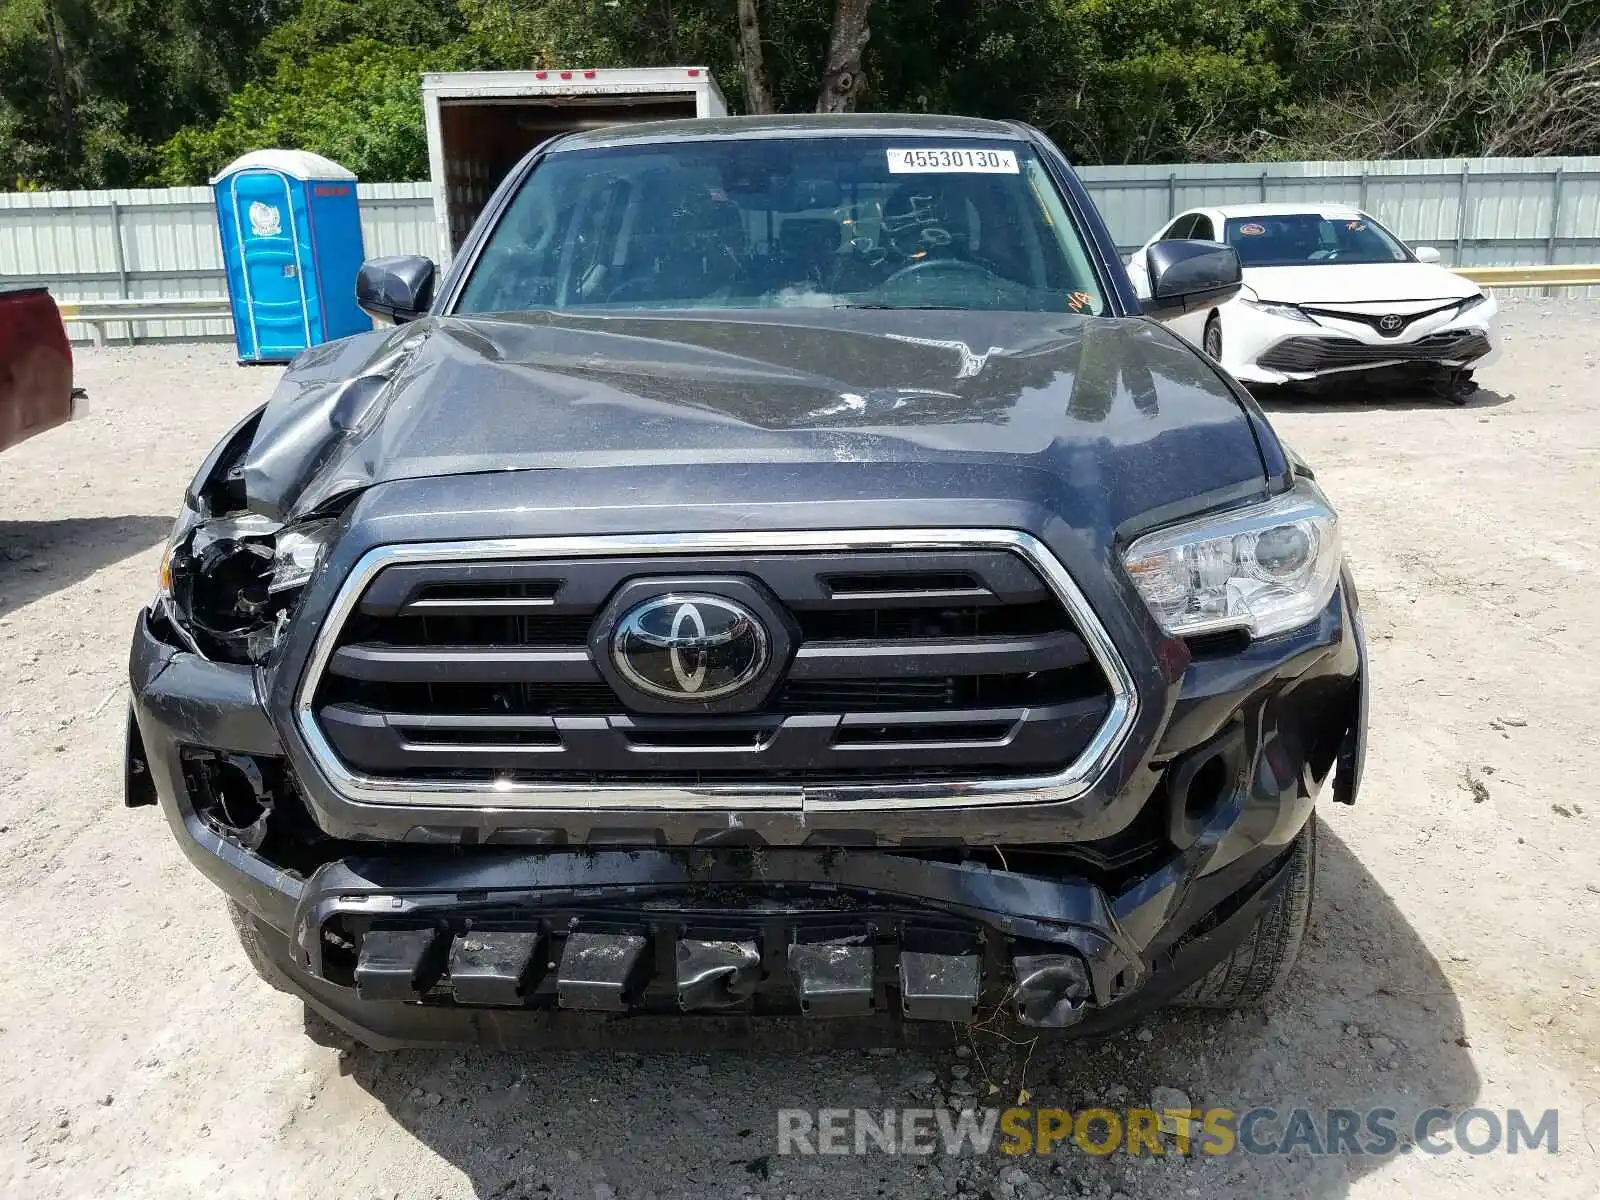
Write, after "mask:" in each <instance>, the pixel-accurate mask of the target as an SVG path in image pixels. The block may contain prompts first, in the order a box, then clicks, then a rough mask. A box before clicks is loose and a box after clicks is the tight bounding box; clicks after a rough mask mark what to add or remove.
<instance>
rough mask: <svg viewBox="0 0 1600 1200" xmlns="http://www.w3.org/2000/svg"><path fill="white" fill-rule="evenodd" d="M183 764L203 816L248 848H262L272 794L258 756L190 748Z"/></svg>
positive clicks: (196, 803)
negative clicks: (256, 759)
mask: <svg viewBox="0 0 1600 1200" xmlns="http://www.w3.org/2000/svg"><path fill="white" fill-rule="evenodd" d="M183 766H184V774H185V775H187V776H188V783H189V791H190V794H191V795H192V796H193V797H194V800H195V811H196V812H197V813H198V814H199V815H200V817H201V818H202V819H204V820H205V821H206V823H207V824H209V825H211V826H212V827H213V828H215V829H216V830H217V831H218V832H219V833H222V834H224V835H226V836H228V837H232V838H234V839H235V840H237V841H238V842H239V843H241V844H242V845H243V846H245V847H246V848H247V849H250V850H255V849H259V848H260V846H261V843H262V842H263V841H264V840H265V839H266V836H267V822H268V820H269V819H270V818H271V816H272V806H273V798H272V792H271V789H269V788H268V787H267V784H266V781H265V780H264V779H263V778H262V774H261V767H260V766H259V764H257V762H256V761H255V759H253V758H251V757H249V756H248V755H243V754H216V753H213V752H211V751H207V750H189V751H186V752H185V754H184V756H183Z"/></svg>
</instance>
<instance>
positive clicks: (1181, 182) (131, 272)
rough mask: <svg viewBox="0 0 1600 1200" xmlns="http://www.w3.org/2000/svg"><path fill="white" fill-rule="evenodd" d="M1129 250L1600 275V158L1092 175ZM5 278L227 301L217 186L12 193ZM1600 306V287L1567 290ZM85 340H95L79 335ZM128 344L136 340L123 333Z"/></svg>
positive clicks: (398, 233) (424, 221)
mask: <svg viewBox="0 0 1600 1200" xmlns="http://www.w3.org/2000/svg"><path fill="white" fill-rule="evenodd" d="M1078 173H1079V175H1080V176H1081V177H1082V179H1083V181H1084V184H1085V186H1086V187H1087V188H1088V189H1089V192H1090V194H1091V195H1092V196H1093V197H1094V199H1095V202H1096V203H1097V204H1098V205H1099V207H1100V210H1101V212H1102V213H1104V214H1105V217H1106V220H1107V222H1108V223H1109V224H1110V226H1111V232H1112V235H1113V236H1114V237H1115V238H1116V240H1117V243H1118V245H1120V246H1122V247H1123V249H1124V251H1128V250H1132V249H1134V248H1135V247H1137V246H1139V245H1141V244H1143V242H1144V241H1145V239H1147V238H1148V237H1149V236H1150V235H1151V234H1153V233H1154V232H1155V231H1156V230H1158V229H1159V228H1160V227H1161V226H1162V225H1164V224H1165V223H1166V222H1167V221H1168V220H1169V219H1170V218H1171V217H1172V216H1174V215H1176V214H1177V213H1179V212H1182V211H1184V210H1185V209H1188V208H1194V207H1197V206H1199V205H1217V204H1248V203H1253V202H1257V201H1262V200H1267V201H1299V202H1304V203H1318V202H1321V203H1327V202H1336V203H1348V204H1354V205H1357V206H1359V207H1361V208H1363V209H1365V210H1366V211H1367V212H1370V213H1371V214H1372V215H1373V216H1375V217H1377V218H1378V219H1379V220H1380V221H1383V222H1384V223H1385V224H1386V225H1388V226H1389V227H1390V228H1392V229H1394V230H1395V232H1396V233H1398V234H1399V235H1400V236H1401V237H1402V238H1404V239H1405V240H1406V241H1408V242H1410V243H1412V244H1414V245H1415V244H1429V245H1434V246H1437V247H1438V248H1439V250H1440V252H1441V253H1442V254H1443V256H1444V261H1445V262H1446V263H1447V264H1453V265H1458V266H1493V265H1501V266H1520V265H1529V264H1539V263H1582V262H1600V157H1590V158H1477V159H1413V160H1401V161H1391V162H1288V163H1215V164H1197V163H1185V164H1181V165H1169V164H1141V165H1130V166H1085V167H1080V168H1078ZM360 195H361V225H362V234H363V237H364V238H365V241H366V250H367V253H368V254H369V255H371V256H378V255H387V254H431V253H432V252H433V250H434V247H435V245H436V237H437V233H436V228H435V225H434V222H433V202H432V199H431V197H430V194H429V185H428V184H426V183H364V184H361V185H360ZM0 278H4V279H6V280H8V281H15V280H21V281H27V282H37V283H44V284H46V285H48V286H49V288H50V289H51V291H52V292H54V293H55V294H56V296H57V297H59V298H60V299H62V300H99V299H114V298H139V297H152V298H167V297H177V296H220V295H223V294H224V293H225V291H226V285H225V280H224V276H223V270H222V260H221V246H220V243H219V240H218V237H217V220H216V211H215V209H214V208H213V206H212V198H211V190H210V189H209V188H132V189H123V190H118V191H99V192H34V193H28V192H21V193H0ZM1567 290H1568V291H1569V292H1572V293H1574V294H1581V293H1584V292H1587V293H1589V294H1600V289H1594V288H1591V289H1576V288H1574V289H1567ZM134 325H135V328H134V329H133V330H132V332H133V333H134V334H135V335H136V336H138V337H155V338H171V337H201V336H209V337H217V336H225V335H227V334H228V333H229V328H228V323H227V322H225V321H175V320H168V321H148V322H135V323H134ZM71 332H72V333H73V334H74V336H79V337H87V336H88V330H87V329H86V328H82V327H76V326H75V327H74V328H73V329H72V331H71ZM108 332H109V333H110V335H111V336H112V337H113V338H117V337H120V336H123V335H124V333H125V332H126V331H124V330H122V329H119V328H117V327H115V326H113V327H112V328H111V329H110V330H109V331H108Z"/></svg>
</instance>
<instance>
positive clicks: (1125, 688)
mask: <svg viewBox="0 0 1600 1200" xmlns="http://www.w3.org/2000/svg"><path fill="white" fill-rule="evenodd" d="M996 547H998V548H1000V549H1004V550H1012V551H1015V552H1016V553H1019V554H1021V555H1022V556H1023V557H1024V558H1026V559H1027V560H1028V561H1029V562H1030V563H1031V564H1032V565H1033V567H1034V568H1035V569H1036V570H1037V571H1038V572H1039V574H1040V576H1041V577H1042V578H1043V579H1044V581H1045V582H1046V583H1047V584H1048V585H1049V586H1050V588H1051V590H1052V591H1054V592H1055V593H1056V596H1057V598H1058V599H1060V601H1061V603H1062V605H1063V607H1065V608H1066V610H1067V613H1068V614H1069V615H1070V616H1071V617H1072V620H1073V622H1074V623H1075V624H1076V625H1077V627H1078V630H1079V632H1080V633H1081V634H1082V636H1083V639H1084V641H1085V642H1086V643H1087V644H1088V646H1089V649H1090V650H1091V651H1092V652H1093V654H1094V656H1095V659H1096V661H1097V662H1098V663H1099V664H1100V668H1101V670H1103V671H1104V672H1105V676H1106V680H1107V683H1108V685H1109V687H1110V690H1111V709H1110V712H1109V713H1108V714H1107V716H1106V719H1105V721H1104V722H1103V723H1102V724H1101V726H1100V728H1099V730H1098V731H1096V733H1095V736H1094V737H1093V739H1091V740H1090V742H1089V745H1088V746H1087V747H1086V748H1085V749H1084V751H1083V753H1082V754H1080V755H1079V756H1078V758H1077V759H1076V760H1075V761H1074V762H1072V763H1071V764H1069V765H1068V766H1067V768H1066V769H1065V770H1062V771H1060V772H1057V773H1056V774H1054V775H1045V776H1035V777H1030V778H1016V779H1011V778H1007V779H982V780H961V781H950V782H935V783H920V784H901V785H895V784H882V783H871V784H833V785H828V786H823V787H815V786H813V787H807V786H804V785H795V784H787V785H785V784H733V783H730V784H702V785H700V786H697V787H641V786H637V785H609V784H533V783H514V782H511V781H509V780H504V781H497V782H496V783H494V784H492V785H489V786H484V785H482V784H477V783H472V782H468V781H446V780H404V779H382V778H376V777H372V776H367V775H360V774H357V773H355V772H353V771H351V770H349V769H348V768H347V767H345V766H344V764H343V763H341V762H340V761H339V758H338V756H337V755H336V754H335V753H334V750H333V747H332V745H331V744H330V743H329V742H328V740H327V738H326V737H325V736H324V735H323V732H322V730H321V729H320V728H318V726H317V722H316V719H315V715H314V713H313V710H312V698H313V696H314V695H315V694H316V689H317V684H318V682H319V681H320V680H321V678H322V675H323V672H324V671H325V670H326V669H327V665H328V660H329V659H330V658H331V657H332V655H333V650H334V646H335V644H336V642H337V640H338V636H339V632H340V630H342V629H343V628H344V625H345V622H346V621H347V620H348V619H349V617H350V613H351V611H352V610H353V609H354V608H355V606H356V604H357V603H358V602H359V600H360V598H361V595H362V593H363V592H365V591H366V589H367V585H368V584H370V583H371V582H372V579H373V577H374V576H376V575H377V573H378V572H379V571H381V570H383V569H384V568H385V567H389V566H393V565H395V564H397V563H416V562H463V561H468V562H484V561H489V560H495V559H538V558H575V557H621V556H630V555H670V554H751V553H760V552H769V553H770V552H785V551H828V552H835V553H850V552H852V551H866V550H878V551H882V550H886V549H887V550H892V551H897V552H903V553H910V552H914V551H920V550H952V549H958V550H959V549H967V550H973V549H994V548H996ZM1137 713H1138V693H1137V692H1136V691H1135V688H1134V683H1133V676H1132V674H1131V673H1130V672H1129V671H1128V668H1127V665H1126V664H1125V663H1124V662H1123V661H1122V656H1121V655H1120V654H1118V653H1117V649H1116V647H1115V645H1113V644H1112V641H1111V636H1110V635H1109V634H1108V633H1107V632H1106V630H1105V626H1103V625H1102V624H1101V623H1100V620H1099V618H1098V617H1096V616H1095V614H1094V610H1093V609H1092V608H1091V607H1090V605H1089V602H1088V600H1087V599H1086V598H1085V596H1084V595H1083V593H1082V591H1080V590H1079V588H1078V585H1077V583H1076V582H1074V581H1073V579H1072V576H1071V575H1069V574H1068V573H1067V570H1066V568H1065V567H1063V566H1062V565H1061V563H1060V562H1058V561H1057V560H1056V557H1055V555H1053V554H1051V553H1050V551H1049V549H1048V548H1047V547H1046V546H1045V545H1044V543H1043V542H1041V541H1040V540H1039V539H1038V538H1036V537H1034V536H1033V535H1032V534H1028V533H1023V532H1021V531H1019V530H1014V529H867V530H850V531H847V532H813V531H795V530H777V531H770V532H762V533H737V532H729V533H669V534H623V535H604V536H594V537H583V536H580V537H547V538H496V539H485V540H481V541H470V542H423V543H415V544H408V545H398V546H380V547H378V548H376V549H374V550H370V551H368V552H367V553H366V554H365V555H363V556H362V557H361V559H360V561H358V562H357V563H356V565H355V567H354V568H353V569H352V570H351V572H350V575H349V577H348V578H347V579H346V580H345V581H344V584H343V586H341V587H340V589H339V593H338V595H337V596H336V597H335V598H334V602H333V605H332V607H331V608H329V610H328V613H327V615H326V616H325V617H324V618H323V623H322V628H321V629H320V630H319V631H318V634H317V640H316V644H315V645H314V646H313V648H312V652H311V658H310V660H309V662H308V663H307V666H306V669H305V673H304V675H303V676H302V679H301V683H300V690H299V691H298V693H296V697H295V714H296V723H297V725H298V728H299V732H300V736H301V737H302V738H303V739H304V740H305V744H306V748H307V749H308V750H309V751H310V753H311V757H312V759H313V760H314V762H315V763H316V765H317V768H318V769H319V770H320V771H321V772H322V774H323V777H324V778H325V779H326V781H327V783H328V785H329V786H330V787H331V788H332V789H333V790H334V791H335V792H337V793H338V794H339V795H340V796H341V797H342V798H343V799H344V800H346V801H347V802H349V803H351V804H354V805H363V806H381V807H386V808H406V809H409V808H417V807H422V806H429V805H431V806H435V807H439V808H471V809H476V808H484V809H496V810H507V809H510V810H535V811H537V810H559V809H564V808H571V809H606V810H612V809H643V810H699V811H706V810H711V811H720V812H737V811H750V810H755V809H762V810H779V811H796V812H806V813H826V812H848V813H852V814H856V815H860V814H865V813H871V812H873V811H874V810H888V809H920V808H971V807H979V806H985V805H1007V804H1042V803H1052V802H1058V801H1062V800H1070V799H1072V798H1074V797H1076V796H1079V795H1082V794H1083V793H1084V792H1086V791H1088V790H1089V789H1090V788H1091V787H1093V786H1094V784H1095V783H1096V782H1097V781H1098V780H1099V778H1100V776H1101V775H1103V774H1104V773H1105V771H1106V769H1107V768H1108V767H1109V766H1110V765H1111V761H1112V759H1113V758H1114V757H1115V756H1116V753H1117V751H1118V750H1120V749H1121V748H1122V744H1123V742H1124V741H1126V740H1127V737H1128V734H1129V732H1130V730H1131V729H1132V728H1133V723H1134V718H1135V717H1136V715H1137Z"/></svg>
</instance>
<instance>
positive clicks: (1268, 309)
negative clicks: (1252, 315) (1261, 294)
mask: <svg viewBox="0 0 1600 1200" xmlns="http://www.w3.org/2000/svg"><path fill="white" fill-rule="evenodd" d="M1244 303H1246V304H1248V305H1249V306H1250V307H1251V308H1253V309H1255V310H1256V311H1257V312H1264V313H1267V314H1268V315H1269V316H1274V317H1285V318H1287V319H1288V320H1290V321H1304V322H1305V323H1306V324H1307V325H1315V324H1316V322H1315V321H1313V320H1312V319H1311V318H1310V317H1308V316H1306V314H1305V313H1303V312H1301V311H1300V310H1299V309H1298V308H1296V307H1295V306H1294V305H1292V304H1273V303H1271V302H1269V301H1266V300H1246V301H1245V302H1244Z"/></svg>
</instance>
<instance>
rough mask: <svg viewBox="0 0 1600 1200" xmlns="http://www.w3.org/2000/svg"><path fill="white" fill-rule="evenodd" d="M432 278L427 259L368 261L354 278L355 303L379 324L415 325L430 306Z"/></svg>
mask: <svg viewBox="0 0 1600 1200" xmlns="http://www.w3.org/2000/svg"><path fill="white" fill-rule="evenodd" d="M433 274H434V266H433V260H432V259H429V258H421V257H418V256H417V255H412V254H402V255H398V256H396V257H394V258H369V259H368V260H367V261H366V262H364V263H362V264H361V272H360V274H358V275H357V276H356V303H357V304H359V305H360V306H361V307H362V309H363V310H364V311H365V312H368V313H370V314H371V315H372V316H374V317H377V318H378V319H379V320H382V321H392V322H393V323H394V324H396V325H402V324H404V323H405V322H407V321H415V320H416V319H417V318H418V317H420V316H422V315H423V314H424V313H426V312H427V311H428V305H430V304H432V303H433Z"/></svg>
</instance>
